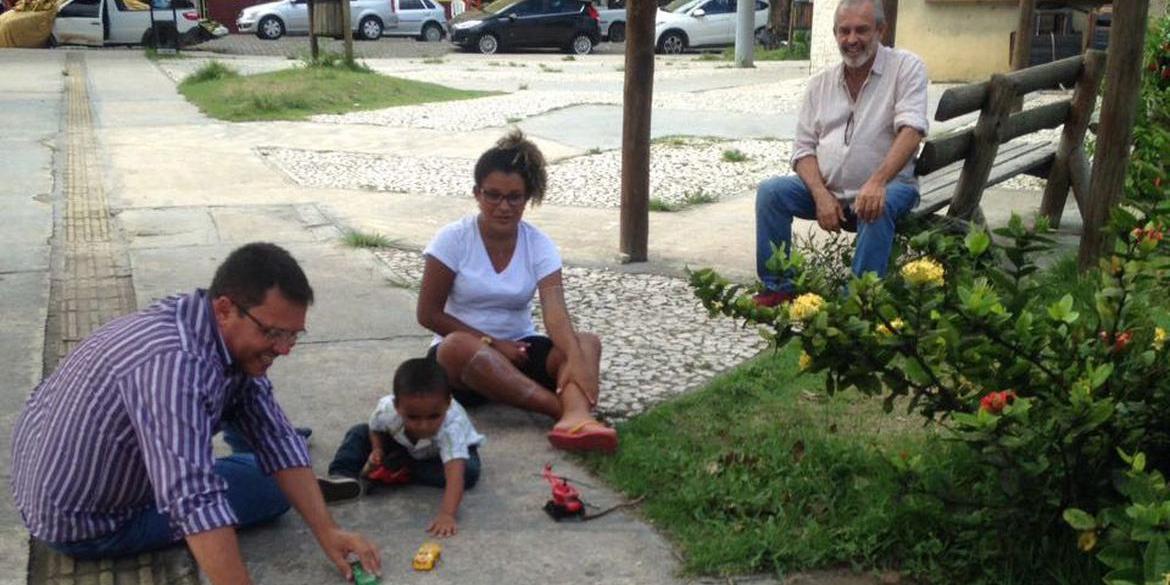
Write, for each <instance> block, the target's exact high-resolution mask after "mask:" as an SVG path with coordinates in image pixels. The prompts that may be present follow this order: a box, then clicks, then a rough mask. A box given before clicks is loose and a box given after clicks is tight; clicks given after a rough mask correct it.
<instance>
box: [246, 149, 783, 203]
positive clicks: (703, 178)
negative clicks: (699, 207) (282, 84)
mask: <svg viewBox="0 0 1170 585" xmlns="http://www.w3.org/2000/svg"><path fill="white" fill-rule="evenodd" d="M790 152H791V143H790V142H788V141H781V140H707V139H699V138H681V137H680V138H670V139H666V140H661V141H658V142H657V143H655V144H654V145H652V146H651V156H650V161H651V163H650V165H651V166H650V193H651V197H652V198H654V199H657V200H659V201H660V202H661V203H663V204H666V205H669V206H676V207H677V206H684V205H689V204H697V203H709V202H711V201H716V200H719V199H722V198H724V197H729V196H733V195H737V194H739V193H742V192H744V191H747V190H751V189H754V188H755V186H756V185H757V184H758V183H759V182H760V181H762V180H763V179H766V178H768V177H770V176H772V175H774V174H776V169H780V168H784V167H785V166H786V165H787V164H788V157H789V154H790ZM260 154H261V155H262V156H264V157H266V158H267V160H268V161H269V162H270V163H272V164H273V165H275V166H276V167H277V168H279V169H281V170H283V171H284V172H285V173H287V174H288V175H289V177H291V178H292V179H293V180H294V181H296V182H297V183H300V184H301V185H306V186H312V187H340V188H344V189H367V190H372V191H388V192H394V193H429V194H433V195H438V196H446V197H458V198H463V197H466V196H467V193H468V192H469V191H470V187H469V185H468V184H467V178H468V177H470V176H471V175H472V170H473V167H474V166H475V161H474V160H472V159H456V158H438V157H411V156H400V157H384V156H379V155H373V154H366V153H350V152H318V151H308V150H296V149H287V148H262V149H260ZM741 157H742V160H741ZM620 186H621V151H620V150H610V151H606V152H598V153H592V154H586V155H583V156H578V157H573V158H570V159H567V160H562V161H557V162H554V163H552V164H551V165H550V166H549V188H548V194H547V196H546V198H545V203H547V204H550V205H571V206H580V207H599V208H613V209H616V208H619V207H620V206H621V190H620Z"/></svg>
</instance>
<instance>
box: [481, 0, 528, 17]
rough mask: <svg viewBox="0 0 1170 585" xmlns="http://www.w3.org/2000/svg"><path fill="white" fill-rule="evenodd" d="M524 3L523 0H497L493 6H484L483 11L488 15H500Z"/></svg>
mask: <svg viewBox="0 0 1170 585" xmlns="http://www.w3.org/2000/svg"><path fill="white" fill-rule="evenodd" d="M522 1H523V0H496V1H495V2H492V3H491V4H488V5H487V6H484V7H483V11H484V12H487V13H488V14H499V13H501V12H503V11H505V10H507V9H509V8H511V7H513V6H515V5H517V4H519V3H520V2H522Z"/></svg>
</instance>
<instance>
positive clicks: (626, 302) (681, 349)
mask: <svg viewBox="0 0 1170 585" xmlns="http://www.w3.org/2000/svg"><path fill="white" fill-rule="evenodd" d="M375 255H376V256H377V257H378V259H379V260H381V261H382V262H383V263H385V264H386V266H387V267H388V269H389V272H390V274H391V276H390V277H389V280H390V282H391V283H392V284H393V285H394V286H402V287H407V288H413V289H417V288H418V286H419V283H420V282H421V281H422V270H423V259H422V255H421V254H420V253H419V252H417V251H412V250H400V249H393V248H387V249H381V250H378V251H377V252H375ZM564 277H565V301H566V303H567V304H568V306H569V307H570V310H571V312H572V315H573V320H574V327H576V329H577V330H578V331H591V332H593V333H596V334H598V335H600V336H601V339H602V343H603V344H604V349H603V351H602V357H601V388H602V393H601V397H600V398H599V399H598V405H597V412H598V414H599V415H601V416H602V417H603V418H605V419H607V420H611V421H620V420H625V419H627V418H630V417H632V416H634V415H637V414H640V413H642V412H644V411H645V410H646V409H648V408H650V407H651V406H653V405H655V404H657V403H659V402H661V401H663V400H665V399H667V398H670V397H672V396H676V395H679V394H682V393H683V392H685V391H687V390H689V389H692V388H695V387H697V386H699V385H701V384H703V383H705V382H707V381H708V380H710V379H711V378H712V377H713V376H714V375H715V374H717V373H719V372H721V371H723V370H725V369H728V368H731V367H733V366H735V365H738V364H740V363H742V362H743V361H744V360H746V359H748V358H750V357H752V356H754V355H756V354H757V353H759V352H760V351H761V350H763V349H764V348H765V347H766V346H767V342H766V341H765V340H764V339H763V338H762V337H760V335H759V334H758V333H757V332H756V330H755V329H750V328H743V327H740V326H738V325H737V324H736V323H734V322H733V321H732V320H730V319H725V318H717V319H709V318H708V317H707V313H706V311H704V310H703V308H702V307H701V306H700V305H699V303H698V301H697V300H695V298H694V295H693V294H692V293H691V290H690V287H689V286H688V285H687V283H686V282H685V281H684V280H682V279H680V278H674V277H669V276H661V275H654V274H630V273H621V272H615V271H612V270H607V269H601V268H583V267H574V266H568V267H565V268H564ZM535 305H537V306H534V307H533V309H534V311H533V312H534V314H535V315H539V314H540V309H539V306H538V304H535ZM535 321H536V322H537V323H538V326H539V323H540V319H539V318H537V319H535Z"/></svg>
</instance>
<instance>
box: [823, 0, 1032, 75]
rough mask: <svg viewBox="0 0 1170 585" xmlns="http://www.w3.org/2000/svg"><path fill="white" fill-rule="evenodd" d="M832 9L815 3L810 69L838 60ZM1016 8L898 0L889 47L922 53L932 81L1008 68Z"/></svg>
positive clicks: (828, 1) (831, 1) (832, 4)
mask: <svg viewBox="0 0 1170 585" xmlns="http://www.w3.org/2000/svg"><path fill="white" fill-rule="evenodd" d="M836 8H837V2H836V0H821V1H819V2H816V4H815V5H814V9H813V28H812V46H811V47H810V60H811V67H812V70H813V71H817V70H819V69H821V68H822V67H825V66H826V65H832V64H834V63H836V62H838V61H839V60H840V59H841V57H840V54H839V53H838V52H837V45H836V42H835V41H834V39H833V15H834V11H835V10H836ZM1018 11H1019V9H1018V7H1017V5H1016V4H1015V3H1014V2H1007V3H989V2H956V1H953V0H952V1H938V0H935V1H927V0H900V1H899V2H898V26H897V38H896V39H894V46H896V47H898V48H900V49H906V50H907V51H910V52H912V53H915V54H917V55H918V56H920V57H922V59H923V61H925V62H926V71H927V74H928V75H930V79H931V81H964V82H969V81H982V80H985V79H987V78H988V77H989V76H991V74H992V73H1001V72H1004V71H1007V70H1008V69H1009V68H1010V66H1011V55H1010V53H1009V51H1010V47H1011V36H1010V35H1011V33H1012V32H1013V31H1015V28H1016V23H1017V20H1018V17H1019V12H1018Z"/></svg>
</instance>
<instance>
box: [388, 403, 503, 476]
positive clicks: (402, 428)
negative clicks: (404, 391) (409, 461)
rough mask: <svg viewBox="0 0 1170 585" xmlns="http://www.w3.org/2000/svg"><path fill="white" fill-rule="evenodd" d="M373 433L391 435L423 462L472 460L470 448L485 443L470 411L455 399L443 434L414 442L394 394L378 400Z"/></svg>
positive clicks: (444, 423)
mask: <svg viewBox="0 0 1170 585" xmlns="http://www.w3.org/2000/svg"><path fill="white" fill-rule="evenodd" d="M370 430H371V431H376V432H380V433H386V434H388V435H390V436H391V437H393V438H394V441H395V442H396V443H398V444H399V445H402V446H403V447H405V448H406V451H407V453H410V456H411V457H413V458H414V459H417V460H419V461H421V460H423V459H430V458H432V457H435V456H436V455H437V456H438V457H439V460H441V461H442V462H443V463H447V462H448V461H450V460H452V459H467V458H468V457H470V452H469V451H468V448H469V447H471V446H472V445H482V444H483V442H484V440H485V438H484V436H483V435H481V434H479V432H478V431H476V430H475V427H474V426H472V424H471V419H470V418H468V417H467V411H466V410H463V406H461V405H460V404H459V402H458V401H457V400H455V399H454V398H452V399H451V406H450V407H449V408H447V414H446V416H444V417H443V424H442V425H441V426H440V427H439V432H438V433H436V434H435V436H434V437H431V438H429V439H419V440H418V442H417V443H414V442H411V440H410V438H409V437H407V436H406V423H405V422H404V421H403V420H402V417H401V416H399V415H398V411H397V410H395V409H394V395H393V394H390V395H387V396H384V397H383V398H382V399H381V400H379V401H378V406H377V408H375V409H374V414H372V415H370Z"/></svg>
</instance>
